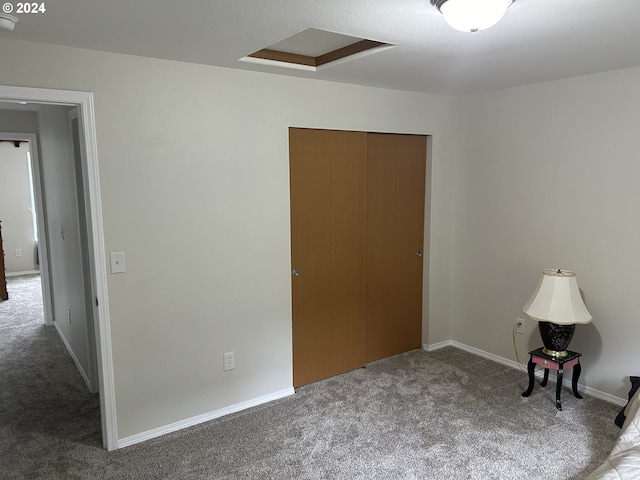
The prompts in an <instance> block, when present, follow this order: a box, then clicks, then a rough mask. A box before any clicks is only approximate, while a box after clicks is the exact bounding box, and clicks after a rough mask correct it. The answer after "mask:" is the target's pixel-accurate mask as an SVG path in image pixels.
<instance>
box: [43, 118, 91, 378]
mask: <svg viewBox="0 0 640 480" xmlns="http://www.w3.org/2000/svg"><path fill="white" fill-rule="evenodd" d="M68 111H69V108H67V107H61V106H58V107H53V106H45V107H42V108H41V109H40V111H39V112H38V122H39V130H40V159H41V164H42V183H43V190H44V203H45V209H46V212H47V215H46V221H47V230H48V234H49V235H48V247H49V263H50V265H49V271H50V275H51V288H52V289H53V299H54V301H53V316H54V321H55V325H56V328H57V330H58V332H59V333H60V335H61V336H62V337H63V340H64V342H65V344H66V345H67V348H68V349H69V350H70V352H69V353H70V354H71V356H72V357H73V358H74V360H75V362H76V365H77V366H78V368H79V370H80V373H81V374H82V375H83V377H84V378H85V381H86V382H87V383H88V384H89V385H94V383H95V381H96V379H95V373H94V371H93V368H92V367H93V363H92V362H93V357H92V355H93V350H92V349H91V347H90V345H89V342H95V340H94V339H93V337H92V335H91V333H92V330H90V329H88V328H87V314H86V310H85V292H84V283H83V270H82V263H81V262H82V257H81V253H80V248H81V245H80V231H79V221H78V204H77V198H76V183H75V170H74V161H73V152H72V144H71V132H70V128H69V117H68ZM67 311H68V313H67Z"/></svg>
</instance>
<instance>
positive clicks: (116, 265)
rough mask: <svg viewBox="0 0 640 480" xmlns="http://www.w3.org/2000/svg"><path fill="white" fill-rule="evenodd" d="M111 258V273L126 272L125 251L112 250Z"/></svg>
mask: <svg viewBox="0 0 640 480" xmlns="http://www.w3.org/2000/svg"><path fill="white" fill-rule="evenodd" d="M109 259H110V260H111V273H124V272H125V271H126V269H125V264H124V252H111V253H110V254H109Z"/></svg>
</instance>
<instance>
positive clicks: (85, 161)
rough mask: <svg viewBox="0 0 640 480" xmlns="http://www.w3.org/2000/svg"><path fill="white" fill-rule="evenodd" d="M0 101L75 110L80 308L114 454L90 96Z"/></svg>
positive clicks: (35, 92) (9, 92) (4, 93)
mask: <svg viewBox="0 0 640 480" xmlns="http://www.w3.org/2000/svg"><path fill="white" fill-rule="evenodd" d="M0 101H1V102H9V103H11V104H24V103H26V104H32V105H41V106H42V107H43V108H44V107H46V106H52V105H53V106H65V107H69V108H73V107H76V108H77V109H78V115H77V118H78V126H79V128H78V135H79V136H78V140H79V144H80V147H81V149H82V152H83V153H84V155H82V158H81V159H80V160H79V162H80V165H81V170H82V171H81V172H78V173H79V175H80V176H81V181H82V184H83V185H84V189H85V201H84V205H85V210H86V211H85V226H84V232H83V233H84V234H86V238H87V252H86V253H87V258H88V264H87V265H86V268H87V278H88V285H89V286H90V288H89V289H88V291H86V292H85V293H84V299H83V300H82V302H83V303H84V305H89V304H90V305H91V308H92V309H93V322H92V323H93V327H94V328H95V332H94V335H93V342H92V343H93V345H94V346H95V349H96V352H97V355H96V360H97V361H96V367H97V368H96V370H97V385H98V390H99V395H100V413H101V425H102V443H103V446H104V447H105V448H106V449H107V450H114V449H116V448H118V445H117V430H116V416H115V394H114V382H113V362H112V352H111V339H110V334H109V332H110V327H109V310H108V298H107V285H106V258H105V249H104V235H103V228H102V211H101V200H100V183H99V175H98V164H97V145H96V134H95V119H94V117H95V116H94V108H93V95H92V94H91V93H90V92H76V91H67V90H48V89H37V88H27V87H9V86H0ZM36 181H40V182H41V181H42V179H36ZM40 184H42V183H40ZM56 234H58V235H61V236H63V235H64V232H63V231H60V232H56ZM41 235H42V232H41ZM43 263H44V261H43ZM43 266H44V265H43ZM44 275H45V273H44V269H43V276H44ZM47 276H48V277H49V278H50V273H47ZM52 297H53V301H54V303H55V292H53V293H52Z"/></svg>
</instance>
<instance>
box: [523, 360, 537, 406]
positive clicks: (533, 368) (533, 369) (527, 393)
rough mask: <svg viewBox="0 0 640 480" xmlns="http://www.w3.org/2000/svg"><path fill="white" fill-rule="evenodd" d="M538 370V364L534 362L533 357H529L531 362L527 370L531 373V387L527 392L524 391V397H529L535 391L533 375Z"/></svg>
mask: <svg viewBox="0 0 640 480" xmlns="http://www.w3.org/2000/svg"><path fill="white" fill-rule="evenodd" d="M535 371H536V364H535V363H533V358H529V363H528V364H527V372H528V373H529V388H527V390H526V391H525V392H522V396H523V397H528V396H529V395H531V392H533V377H534V373H535Z"/></svg>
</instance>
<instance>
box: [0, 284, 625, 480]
mask: <svg viewBox="0 0 640 480" xmlns="http://www.w3.org/2000/svg"><path fill="white" fill-rule="evenodd" d="M22 281H23V279H20V280H11V282H10V288H11V290H12V291H11V292H10V293H11V294H13V295H12V297H11V299H10V300H9V302H3V303H0V386H1V388H2V394H1V400H2V404H1V406H0V477H1V478H11V479H34V478H46V479H89V478H91V479H93V478H96V479H278V480H280V479H461V480H462V479H465V480H466V479H503V480H504V479H507V480H511V479H518V480H520V479H528V480H535V479H540V480H542V479H544V480H548V479H549V478H557V479H562V480H579V479H581V478H583V477H584V476H586V474H587V473H588V472H590V471H591V470H593V469H594V468H595V467H596V466H597V465H598V464H599V463H600V462H602V461H603V460H604V458H605V457H606V456H607V454H608V453H609V451H610V450H611V448H612V447H613V444H614V442H615V439H616V437H617V435H618V434H619V429H618V428H617V427H616V426H615V425H614V423H613V419H614V417H615V415H616V413H617V411H618V410H619V407H618V406H616V405H612V404H609V403H606V402H603V401H601V400H598V399H595V398H593V397H590V396H587V395H585V398H584V400H578V399H576V398H574V397H573V396H572V395H571V393H570V391H569V390H566V389H565V390H564V392H563V397H562V400H563V408H564V410H563V411H562V412H558V411H556V409H555V407H554V396H555V385H554V384H553V382H550V384H549V385H548V386H547V387H546V388H542V387H540V386H539V385H537V386H536V388H535V390H534V392H533V394H532V395H531V397H529V398H526V399H525V398H522V397H521V396H520V393H521V392H522V391H524V390H525V388H526V386H527V375H526V373H525V372H521V371H518V370H514V369H512V368H509V367H506V366H503V365H500V364H497V363H495V362H492V361H490V360H486V359H483V358H481V357H478V356H475V355H472V354H470V353H467V352H464V351H462V350H459V349H455V348H445V349H442V350H439V351H436V352H431V353H427V352H424V351H419V350H416V351H412V352H408V353H405V354H402V355H398V356H395V357H392V358H389V359H386V360H381V361H378V362H375V363H372V364H370V365H368V367H367V368H365V369H360V370H356V371H354V372H350V373H347V374H344V375H340V376H337V377H334V378H331V379H327V380H323V381H321V382H317V383H314V384H311V385H307V386H304V387H302V388H299V389H298V390H297V393H296V394H295V395H294V396H291V397H288V398H284V399H281V400H277V401H275V402H271V403H269V404H266V405H262V406H259V407H255V408H252V409H249V410H245V411H243V412H239V413H236V414H233V415H229V416H226V417H223V418H220V419H217V420H214V421H211V422H207V423H205V424H201V425H198V426H195V427H192V428H189V429H186V430H182V431H180V432H175V433H172V434H169V435H165V436H163V437H160V438H157V439H153V440H150V441H148V442H145V443H142V444H138V445H134V446H131V447H127V448H124V449H121V450H118V451H115V452H106V451H104V450H102V449H101V447H100V434H99V417H98V410H99V409H98V405H97V400H96V398H95V396H92V395H90V394H88V393H87V391H86V388H85V387H84V384H83V383H82V380H81V379H80V376H79V375H78V374H77V372H75V374H74V370H75V369H74V368H73V363H72V362H71V360H70V358H69V356H68V355H67V354H66V353H65V351H64V348H63V346H62V345H61V343H60V341H59V339H57V336H56V332H55V331H54V330H53V329H52V328H50V327H43V326H41V325H39V323H41V319H40V318H38V317H37V315H33V314H31V313H25V314H20V315H18V316H19V317H21V318H22V317H24V318H22V320H20V321H17V319H15V318H14V319H13V323H11V320H10V319H11V318H12V316H14V314H12V313H11V312H12V310H13V307H9V303H10V302H13V301H14V300H16V304H17V303H19V302H20V300H19V293H18V292H17V291H18V290H20V288H21V287H19V286H18V285H17V283H16V284H14V282H22ZM14 289H15V290H16V291H14ZM7 312H9V313H7ZM8 319H9V320H8ZM7 323H9V326H7Z"/></svg>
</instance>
